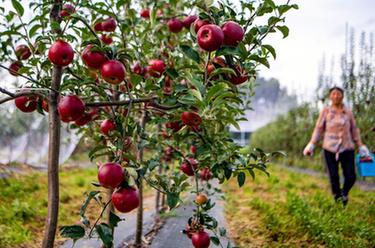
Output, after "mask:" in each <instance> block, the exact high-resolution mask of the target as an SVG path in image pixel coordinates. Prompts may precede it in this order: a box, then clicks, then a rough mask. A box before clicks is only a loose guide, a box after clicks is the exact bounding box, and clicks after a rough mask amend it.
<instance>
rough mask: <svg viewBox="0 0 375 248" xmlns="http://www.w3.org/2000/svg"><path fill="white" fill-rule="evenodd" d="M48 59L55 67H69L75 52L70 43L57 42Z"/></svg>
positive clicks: (52, 47)
mask: <svg viewBox="0 0 375 248" xmlns="http://www.w3.org/2000/svg"><path fill="white" fill-rule="evenodd" d="M48 58H49V60H50V61H51V62H52V63H53V64H55V65H59V66H67V65H69V64H70V63H71V62H72V61H73V58H74V51H73V48H72V47H71V46H70V44H69V43H68V42H65V41H63V40H57V41H56V42H55V43H53V44H52V46H51V47H50V49H49V51H48Z"/></svg>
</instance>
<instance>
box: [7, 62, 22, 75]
mask: <svg viewBox="0 0 375 248" xmlns="http://www.w3.org/2000/svg"><path fill="white" fill-rule="evenodd" d="M22 66H23V65H22V63H21V62H20V61H14V62H12V63H11V64H10V66H9V73H10V74H11V75H13V76H18V74H17V73H18V71H19V69H21V68H22Z"/></svg>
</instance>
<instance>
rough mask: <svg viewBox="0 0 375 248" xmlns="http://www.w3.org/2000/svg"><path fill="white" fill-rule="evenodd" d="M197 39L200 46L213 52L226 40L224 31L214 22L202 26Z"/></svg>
mask: <svg viewBox="0 0 375 248" xmlns="http://www.w3.org/2000/svg"><path fill="white" fill-rule="evenodd" d="M197 41H198V45H199V46H200V48H202V49H203V50H206V51H209V52H212V51H215V50H217V49H219V48H220V47H221V45H222V44H223V41H224V33H223V31H222V30H221V28H220V27H219V26H217V25H214V24H208V25H205V26H203V27H201V28H200V29H199V31H198V33H197Z"/></svg>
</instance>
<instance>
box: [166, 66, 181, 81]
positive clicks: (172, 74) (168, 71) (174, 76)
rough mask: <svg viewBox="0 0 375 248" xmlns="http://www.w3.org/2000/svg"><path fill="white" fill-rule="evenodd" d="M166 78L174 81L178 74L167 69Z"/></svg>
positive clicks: (173, 70) (171, 69)
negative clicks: (168, 77)
mask: <svg viewBox="0 0 375 248" xmlns="http://www.w3.org/2000/svg"><path fill="white" fill-rule="evenodd" d="M165 72H166V73H167V75H168V76H170V77H171V78H172V79H175V78H177V77H178V76H179V75H178V72H177V71H176V69H173V68H168V69H167V70H166V71H165Z"/></svg>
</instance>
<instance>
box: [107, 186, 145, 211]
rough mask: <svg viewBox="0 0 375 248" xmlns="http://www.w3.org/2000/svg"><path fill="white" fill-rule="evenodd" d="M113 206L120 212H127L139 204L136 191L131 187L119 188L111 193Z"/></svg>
mask: <svg viewBox="0 0 375 248" xmlns="http://www.w3.org/2000/svg"><path fill="white" fill-rule="evenodd" d="M112 203H113V206H114V207H115V208H116V209H117V210H118V211H120V212H122V213H128V212H130V211H132V210H133V209H136V208H137V207H138V206H139V195H138V191H137V190H136V189H135V188H133V187H127V188H121V189H119V190H117V191H115V192H113V194H112Z"/></svg>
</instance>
